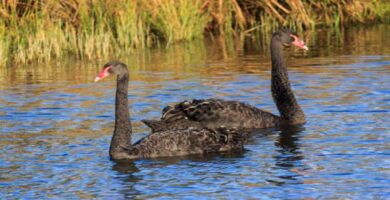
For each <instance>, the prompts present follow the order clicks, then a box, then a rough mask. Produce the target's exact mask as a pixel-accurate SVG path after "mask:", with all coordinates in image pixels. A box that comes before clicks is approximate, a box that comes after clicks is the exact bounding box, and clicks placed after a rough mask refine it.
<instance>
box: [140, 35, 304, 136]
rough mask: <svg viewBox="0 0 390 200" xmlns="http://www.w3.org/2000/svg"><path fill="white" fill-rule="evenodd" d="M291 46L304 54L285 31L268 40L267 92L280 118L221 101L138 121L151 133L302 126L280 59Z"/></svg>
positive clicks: (201, 102)
mask: <svg viewBox="0 0 390 200" xmlns="http://www.w3.org/2000/svg"><path fill="white" fill-rule="evenodd" d="M291 44H293V45H294V46H297V47H299V48H301V49H304V50H308V48H307V46H306V45H305V43H304V42H303V41H302V40H300V39H299V38H298V36H297V34H295V33H293V32H292V31H291V30H289V29H282V30H279V31H276V32H275V33H273V35H272V39H271V59H272V72H271V75H272V78H271V90H272V96H273V99H274V102H275V104H276V106H277V107H278V110H279V113H280V117H279V116H276V115H274V114H272V113H270V112H267V111H264V110H260V109H258V108H256V107H253V106H251V105H248V104H246V103H242V102H237V101H226V100H221V99H206V100H197V99H194V100H192V101H184V102H181V103H178V104H176V105H175V106H173V107H171V106H167V107H165V108H164V109H163V111H162V117H161V120H142V121H143V122H144V123H145V124H146V125H147V126H149V127H150V128H151V129H152V131H153V132H155V131H163V130H172V129H177V128H186V127H207V128H211V129H214V128H218V127H220V126H225V127H227V128H233V127H234V128H238V129H254V128H268V127H275V126H278V125H279V124H302V123H305V115H304V113H303V111H302V109H301V107H300V106H299V105H298V103H297V100H296V99H295V97H294V94H293V91H292V89H291V86H290V82H289V80H288V74H287V68H286V65H285V61H284V59H283V46H290V45H291Z"/></svg>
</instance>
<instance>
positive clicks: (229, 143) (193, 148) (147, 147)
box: [114, 128, 247, 160]
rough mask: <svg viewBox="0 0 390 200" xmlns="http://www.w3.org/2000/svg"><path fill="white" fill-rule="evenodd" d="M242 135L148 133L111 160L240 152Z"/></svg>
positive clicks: (228, 131)
mask: <svg viewBox="0 0 390 200" xmlns="http://www.w3.org/2000/svg"><path fill="white" fill-rule="evenodd" d="M246 138H247V136H246V134H245V133H242V132H239V131H237V130H235V129H226V128H220V129H218V130H210V129H204V128H201V129H198V128H188V129H184V130H169V131H162V132H156V133H152V134H150V135H149V136H147V137H144V138H142V139H141V140H139V141H138V142H136V143H135V144H133V145H132V147H131V148H130V149H127V148H123V153H117V154H116V155H117V156H118V155H119V156H118V157H115V158H114V159H117V160H121V159H127V160H128V159H137V158H156V157H170V156H184V155H190V154H207V153H214V152H225V151H230V150H237V151H240V150H242V149H243V145H244V143H245V141H246Z"/></svg>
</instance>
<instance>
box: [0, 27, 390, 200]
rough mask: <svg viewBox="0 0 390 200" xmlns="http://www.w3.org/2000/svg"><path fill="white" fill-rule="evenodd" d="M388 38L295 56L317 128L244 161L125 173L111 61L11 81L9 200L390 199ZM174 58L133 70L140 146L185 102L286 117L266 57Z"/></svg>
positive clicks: (7, 84) (295, 130) (356, 36)
mask: <svg viewBox="0 0 390 200" xmlns="http://www.w3.org/2000/svg"><path fill="white" fill-rule="evenodd" d="M389 29H390V27H389V26H384V27H379V28H378V27H371V28H359V29H352V30H350V31H347V32H346V33H344V34H345V37H346V38H350V39H349V40H346V41H344V42H343V43H342V44H339V43H335V44H333V42H332V41H334V38H339V37H340V36H338V35H331V37H324V36H323V35H322V36H321V33H322V34H325V33H323V32H326V31H322V32H321V30H318V31H319V34H318V36H315V37H313V38H312V40H311V41H309V47H310V48H311V50H310V51H309V52H307V53H306V54H304V53H302V52H301V51H296V50H291V49H290V50H288V52H287V54H286V56H287V55H289V56H290V58H289V59H288V65H289V76H290V80H291V83H292V86H293V90H294V92H295V94H296V96H297V98H298V101H299V104H300V105H301V107H302V108H303V110H304V112H305V114H306V116H307V123H306V124H304V125H302V126H296V127H281V128H274V129H265V130H258V131H256V132H255V133H253V134H252V135H251V137H250V139H249V141H248V144H247V145H246V146H245V151H244V152H242V153H225V154H213V155H206V156H188V157H177V158H165V159H154V160H137V161H133V162H126V163H115V162H113V161H110V160H109V157H108V147H109V142H110V139H111V134H112V131H113V120H114V115H113V112H114V92H115V83H114V79H108V80H106V81H104V82H102V83H98V84H95V83H93V79H94V77H95V75H96V74H97V72H98V71H99V69H100V67H101V65H102V64H104V62H105V61H99V63H98V64H99V65H95V64H82V66H79V65H77V66H78V67H77V68H76V69H75V68H74V66H73V65H65V66H61V67H59V68H58V70H53V68H54V69H57V68H56V67H57V64H52V65H51V66H49V68H48V69H47V72H45V73H43V71H45V68H44V67H45V66H43V67H42V68H39V69H42V70H35V69H34V67H35V66H27V67H25V68H21V67H20V68H15V69H6V70H2V71H0V74H1V75H0V83H1V85H2V86H1V87H0V124H1V127H0V144H1V148H0V199H20V198H22V199H79V198H80V199H90V198H96V199H126V198H137V199H171V198H175V199H177V198H184V199H249V198H255V199H389V198H390V168H389V166H390V84H389V80H390V49H389V46H390V39H389V38H388V37H386V34H385V33H386V32H387V33H388V31H389ZM363 36H364V37H363ZM372 36H376V37H372ZM351 38H352V39H351ZM196 45H197V44H194V46H196ZM175 48H178V49H177V50H162V51H161V52H154V53H151V54H150V55H148V56H146V58H145V60H143V61H134V60H135V58H128V59H127V60H125V61H126V62H128V63H129V66H130V70H131V83H130V86H129V103H130V105H131V119H132V121H133V125H134V131H133V132H134V135H133V142H134V141H136V140H138V139H139V138H141V137H144V136H145V135H147V134H148V133H149V129H148V128H147V127H146V126H144V125H143V124H142V123H141V122H140V120H141V119H152V118H153V119H157V118H159V117H160V112H161V109H162V108H163V107H164V106H165V105H167V104H172V103H174V102H178V101H181V100H184V99H191V98H195V97H196V98H211V97H216V98H223V99H229V100H240V101H243V102H247V103H250V104H253V105H256V106H257V107H260V108H263V109H265V110H269V111H272V112H273V113H277V110H276V108H275V105H274V103H273V101H272V97H271V93H270V89H269V87H270V86H269V84H270V80H269V79H270V72H269V70H270V61H269V55H268V52H267V51H266V50H264V51H263V50H262V49H261V48H260V47H253V48H252V50H247V51H245V49H244V51H243V53H241V54H235V53H233V54H229V57H228V58H221V56H218V55H215V54H218V52H208V51H211V50H204V49H207V45H206V47H204V46H201V47H199V49H200V50H199V49H195V50H194V51H196V52H195V54H194V56H193V57H191V56H192V55H193V54H192V53H194V52H191V51H190V50H188V49H186V48H184V50H188V51H190V52H188V54H187V53H186V51H184V50H183V49H181V48H180V47H175ZM194 48H195V47H194ZM202 48H204V49H203V50H202ZM172 51H173V53H172ZM183 52H184V53H183ZM210 54H213V55H210ZM133 59H134V60H133ZM139 66H141V67H139ZM156 69H157V70H156Z"/></svg>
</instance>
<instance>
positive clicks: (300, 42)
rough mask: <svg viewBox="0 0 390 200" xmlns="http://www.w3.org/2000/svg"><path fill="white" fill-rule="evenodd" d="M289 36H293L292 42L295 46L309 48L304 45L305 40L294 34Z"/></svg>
mask: <svg viewBox="0 0 390 200" xmlns="http://www.w3.org/2000/svg"><path fill="white" fill-rule="evenodd" d="M291 37H293V38H294V42H293V43H292V44H293V45H295V46H296V47H298V48H301V49H303V50H305V51H307V50H309V48H308V47H307V46H306V45H305V42H304V41H303V40H301V39H299V38H298V37H297V36H295V35H291Z"/></svg>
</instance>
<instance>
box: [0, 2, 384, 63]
mask: <svg viewBox="0 0 390 200" xmlns="http://www.w3.org/2000/svg"><path fill="white" fill-rule="evenodd" d="M373 22H386V23H389V22H390V3H388V2H387V1H386V0H372V1H366V0H351V1H339V0H323V1H319V0H318V1H314V0H269V1H262V0H253V1H246V0H150V1H145V0H118V1H108V0H41V1H35V0H23V1H21V0H1V1H0V66H6V65H9V64H15V63H31V62H33V61H38V62H46V61H51V60H53V59H60V58H66V57H68V56H73V57H76V58H79V59H88V60H99V59H107V58H111V57H116V56H118V55H127V54H130V53H131V52H132V51H134V50H136V49H145V48H148V47H152V46H156V45H157V46H166V45H171V44H173V43H175V42H178V41H188V40H192V39H194V38H202V37H203V36H204V35H205V33H207V35H222V36H240V37H242V35H249V34H253V33H255V32H257V31H261V32H263V33H267V32H270V31H272V30H274V29H276V28H277V27H280V26H288V27H291V28H294V29H296V30H298V31H299V30H304V29H308V28H309V29H311V28H314V27H316V26H331V27H334V28H338V27H341V26H344V25H345V24H351V23H373ZM226 38H227V37H226Z"/></svg>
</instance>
